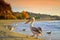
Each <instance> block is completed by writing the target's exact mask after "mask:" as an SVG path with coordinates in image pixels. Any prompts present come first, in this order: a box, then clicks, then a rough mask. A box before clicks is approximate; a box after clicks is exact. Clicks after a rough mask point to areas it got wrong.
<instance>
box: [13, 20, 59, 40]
mask: <svg viewBox="0 0 60 40" xmlns="http://www.w3.org/2000/svg"><path fill="white" fill-rule="evenodd" d="M33 25H34V27H41V28H42V34H43V36H40V38H46V39H47V40H60V21H59V20H57V21H36V22H34V24H33ZM12 26H14V27H15V29H14V32H18V33H22V34H27V35H32V32H31V30H30V23H28V24H25V22H19V23H18V22H17V23H15V24H12ZM23 29H26V31H23ZM49 31H50V32H51V34H47V32H49Z"/></svg>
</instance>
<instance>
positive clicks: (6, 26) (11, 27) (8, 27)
mask: <svg viewBox="0 0 60 40" xmlns="http://www.w3.org/2000/svg"><path fill="white" fill-rule="evenodd" d="M4 27H5V28H6V29H8V30H10V31H13V30H14V27H13V26H11V25H4Z"/></svg>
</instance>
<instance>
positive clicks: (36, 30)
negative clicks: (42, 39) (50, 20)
mask: <svg viewBox="0 0 60 40" xmlns="http://www.w3.org/2000/svg"><path fill="white" fill-rule="evenodd" d="M32 30H33V31H35V32H37V33H41V32H40V30H39V29H38V28H35V27H32Z"/></svg>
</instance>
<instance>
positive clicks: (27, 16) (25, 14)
mask: <svg viewBox="0 0 60 40" xmlns="http://www.w3.org/2000/svg"><path fill="white" fill-rule="evenodd" d="M22 15H23V17H24V18H25V19H27V18H29V14H28V12H26V11H23V12H22Z"/></svg>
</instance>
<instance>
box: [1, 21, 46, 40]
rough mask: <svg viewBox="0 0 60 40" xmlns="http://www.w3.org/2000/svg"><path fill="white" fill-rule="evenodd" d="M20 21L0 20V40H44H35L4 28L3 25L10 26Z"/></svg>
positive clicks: (40, 39)
mask: <svg viewBox="0 0 60 40" xmlns="http://www.w3.org/2000/svg"><path fill="white" fill-rule="evenodd" d="M21 21H22V20H0V40H45V39H44V38H39V39H36V38H35V37H31V36H30V35H25V34H21V33H17V32H13V31H10V30H8V29H6V28H5V27H4V24H6V25H10V24H14V23H18V22H21Z"/></svg>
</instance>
